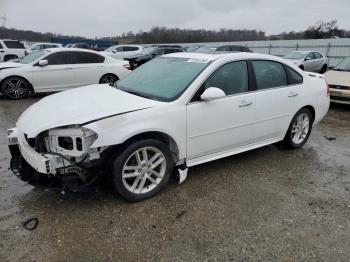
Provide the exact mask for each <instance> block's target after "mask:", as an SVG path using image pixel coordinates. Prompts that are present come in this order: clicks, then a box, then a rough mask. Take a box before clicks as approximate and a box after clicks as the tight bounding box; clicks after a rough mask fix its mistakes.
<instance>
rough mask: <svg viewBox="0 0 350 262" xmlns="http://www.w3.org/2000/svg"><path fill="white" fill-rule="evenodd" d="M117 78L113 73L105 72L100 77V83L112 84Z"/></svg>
mask: <svg viewBox="0 0 350 262" xmlns="http://www.w3.org/2000/svg"><path fill="white" fill-rule="evenodd" d="M118 80H119V78H118V77H117V76H116V75H114V74H105V75H103V76H102V77H101V79H100V82H99V83H100V84H114V83H115V82H117V81H118Z"/></svg>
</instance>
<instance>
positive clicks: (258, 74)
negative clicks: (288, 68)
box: [252, 60, 288, 90]
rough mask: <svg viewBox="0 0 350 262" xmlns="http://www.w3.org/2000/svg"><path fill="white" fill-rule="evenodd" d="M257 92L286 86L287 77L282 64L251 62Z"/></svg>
mask: <svg viewBox="0 0 350 262" xmlns="http://www.w3.org/2000/svg"><path fill="white" fill-rule="evenodd" d="M252 65H253V69H254V73H255V78H256V87H257V90H263V89H269V88H276V87H280V86H286V85H288V81H287V75H286V72H285V70H284V67H283V65H282V64H280V63H278V62H273V61H267V60H261V61H252Z"/></svg>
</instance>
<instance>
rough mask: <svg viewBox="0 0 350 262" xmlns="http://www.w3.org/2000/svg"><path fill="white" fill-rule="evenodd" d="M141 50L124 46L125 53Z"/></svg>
mask: <svg viewBox="0 0 350 262" xmlns="http://www.w3.org/2000/svg"><path fill="white" fill-rule="evenodd" d="M137 50H139V48H138V47H136V46H124V51H137Z"/></svg>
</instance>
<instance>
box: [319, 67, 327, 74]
mask: <svg viewBox="0 0 350 262" xmlns="http://www.w3.org/2000/svg"><path fill="white" fill-rule="evenodd" d="M326 71H327V65H323V66H322V68H321V71H320V74H324V73H326Z"/></svg>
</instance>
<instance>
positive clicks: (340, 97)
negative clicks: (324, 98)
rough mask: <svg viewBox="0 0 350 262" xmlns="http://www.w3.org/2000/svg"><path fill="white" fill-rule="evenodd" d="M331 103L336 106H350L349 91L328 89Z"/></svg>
mask: <svg viewBox="0 0 350 262" xmlns="http://www.w3.org/2000/svg"><path fill="white" fill-rule="evenodd" d="M330 92H331V102H332V103H338V104H347V105H349V104H350V90H343V89H334V88H330Z"/></svg>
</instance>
